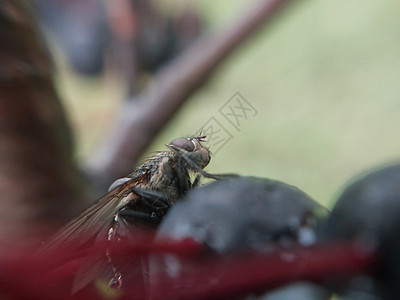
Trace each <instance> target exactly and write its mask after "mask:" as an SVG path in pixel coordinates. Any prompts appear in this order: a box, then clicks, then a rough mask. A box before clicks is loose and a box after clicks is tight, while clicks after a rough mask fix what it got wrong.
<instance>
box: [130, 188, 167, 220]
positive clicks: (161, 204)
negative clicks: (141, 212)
mask: <svg viewBox="0 0 400 300" xmlns="http://www.w3.org/2000/svg"><path fill="white" fill-rule="evenodd" d="M131 191H132V192H133V193H135V194H136V195H138V196H140V197H141V198H142V200H144V201H143V204H145V205H147V206H148V207H150V208H151V209H152V210H154V211H155V212H156V213H160V214H162V213H164V212H166V211H168V209H169V208H170V207H171V204H170V201H169V200H168V198H167V197H165V195H164V194H161V193H159V192H156V191H150V190H144V189H139V188H135V187H133V188H131Z"/></svg>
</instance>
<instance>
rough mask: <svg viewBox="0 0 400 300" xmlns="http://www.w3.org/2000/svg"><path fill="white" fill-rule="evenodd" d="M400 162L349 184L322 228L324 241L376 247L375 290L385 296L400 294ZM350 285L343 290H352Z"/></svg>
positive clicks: (386, 297) (391, 296)
mask: <svg viewBox="0 0 400 300" xmlns="http://www.w3.org/2000/svg"><path fill="white" fill-rule="evenodd" d="M399 216H400V165H399V164H397V165H392V166H388V167H384V168H381V169H378V170H375V171H372V172H370V173H369V174H366V175H364V176H362V177H360V178H359V179H358V180H356V181H355V182H354V183H352V184H351V185H349V186H348V187H347V188H346V189H345V190H344V192H343V193H342V195H341V196H340V198H339V200H338V201H337V203H336V205H335V207H334V209H333V211H332V214H331V216H330V217H329V219H328V221H327V225H326V228H325V229H324V231H323V237H324V238H325V239H326V240H330V241H332V240H350V239H356V240H359V241H360V243H362V244H363V245H365V247H367V248H368V247H370V248H374V247H377V249H378V253H379V254H380V255H379V258H380V264H379V268H377V270H376V272H375V274H376V276H375V279H376V280H377V282H375V283H374V284H376V285H377V287H372V286H369V287H365V288H367V289H372V290H376V291H377V294H379V295H383V296H381V297H383V298H385V299H391V298H397V299H398V297H399V296H400V217H399ZM352 286H353V285H352V284H351V283H349V288H348V290H347V291H346V292H345V293H349V292H351V290H352Z"/></svg>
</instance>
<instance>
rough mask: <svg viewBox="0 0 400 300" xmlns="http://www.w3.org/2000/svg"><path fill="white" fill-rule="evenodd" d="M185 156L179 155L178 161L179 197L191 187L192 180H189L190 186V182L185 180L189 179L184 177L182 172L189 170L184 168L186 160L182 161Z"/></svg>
mask: <svg viewBox="0 0 400 300" xmlns="http://www.w3.org/2000/svg"><path fill="white" fill-rule="evenodd" d="M182 160H183V158H182V156H179V158H178V162H177V171H176V173H177V174H176V178H177V181H178V182H177V187H178V196H179V197H178V198H181V197H183V196H184V195H185V194H186V193H187V192H188V189H190V180H189V186H188V183H187V182H185V181H186V180H187V179H185V178H184V176H183V175H182V173H184V172H187V171H186V169H185V168H184V162H183V161H182Z"/></svg>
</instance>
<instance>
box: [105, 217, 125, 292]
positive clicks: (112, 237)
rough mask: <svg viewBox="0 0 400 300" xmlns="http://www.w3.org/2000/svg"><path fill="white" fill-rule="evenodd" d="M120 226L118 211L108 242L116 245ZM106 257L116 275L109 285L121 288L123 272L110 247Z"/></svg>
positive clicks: (107, 249) (113, 287)
mask: <svg viewBox="0 0 400 300" xmlns="http://www.w3.org/2000/svg"><path fill="white" fill-rule="evenodd" d="M118 227H119V213H117V214H116V215H115V216H114V218H113V220H112V221H111V226H110V228H109V229H108V233H107V242H108V243H109V244H110V245H112V246H114V245H115V243H116V242H118V237H117V230H118ZM106 258H107V261H108V263H109V264H110V265H111V268H112V271H113V273H114V277H113V278H111V280H110V282H109V286H110V288H112V289H118V288H121V286H122V274H121V272H120V271H119V268H118V267H117V265H116V264H115V262H114V260H113V258H112V255H111V251H110V248H108V247H107V248H106Z"/></svg>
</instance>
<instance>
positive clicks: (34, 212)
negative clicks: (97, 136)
mask: <svg viewBox="0 0 400 300" xmlns="http://www.w3.org/2000/svg"><path fill="white" fill-rule="evenodd" d="M0 33H1V46H0V60H1V62H0V63H1V69H0V195H1V199H0V241H1V242H4V240H6V241H7V243H6V244H9V243H11V240H14V239H17V240H19V241H23V240H25V241H26V240H28V239H30V238H35V237H36V236H37V235H39V234H40V236H41V237H43V234H44V232H46V233H50V232H51V231H52V230H57V229H58V227H59V226H61V225H63V224H64V223H66V222H67V221H68V220H69V219H71V218H72V217H73V216H75V215H76V214H77V212H78V211H80V209H81V208H82V207H84V206H86V203H85V200H86V199H85V196H84V192H83V188H82V177H81V174H80V173H79V172H78V170H77V168H76V166H75V164H74V161H73V158H72V157H73V140H72V134H71V131H70V128H69V127H68V122H67V120H66V117H65V115H64V111H63V108H62V106H61V104H60V101H59V99H58V96H57V94H56V92H55V90H54V86H53V84H52V65H51V62H50V59H49V55H48V52H47V49H46V47H45V45H44V44H43V41H42V38H41V36H40V34H39V32H38V30H37V24H36V22H35V20H34V19H33V18H32V15H31V10H30V7H29V6H28V5H27V4H26V1H19V0H7V1H2V2H1V5H0ZM41 231H42V232H41Z"/></svg>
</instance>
